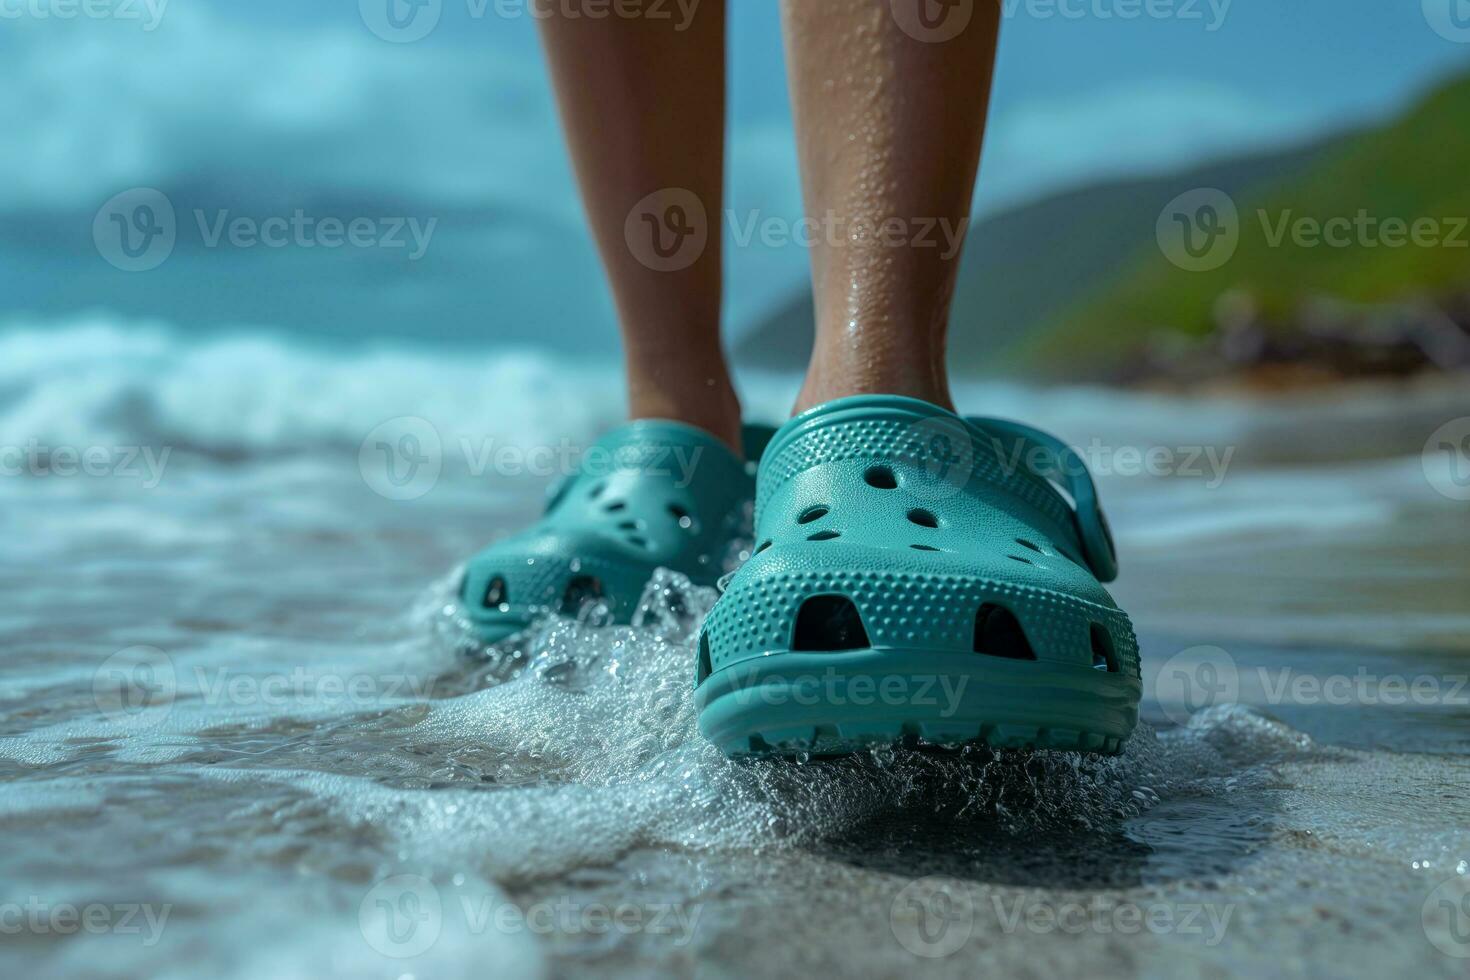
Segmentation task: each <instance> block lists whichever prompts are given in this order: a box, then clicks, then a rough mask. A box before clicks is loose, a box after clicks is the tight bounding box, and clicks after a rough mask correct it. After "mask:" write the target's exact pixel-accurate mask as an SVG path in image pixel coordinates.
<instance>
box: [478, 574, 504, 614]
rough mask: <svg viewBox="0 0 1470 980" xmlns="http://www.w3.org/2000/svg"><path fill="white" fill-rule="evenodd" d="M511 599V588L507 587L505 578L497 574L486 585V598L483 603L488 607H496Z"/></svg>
mask: <svg viewBox="0 0 1470 980" xmlns="http://www.w3.org/2000/svg"><path fill="white" fill-rule="evenodd" d="M508 601H509V590H507V589H506V587H505V579H504V578H502V577H501V576H499V575H497V576H495V577H494V578H492V579H491V580H490V584H489V585H487V586H485V598H484V600H483V601H482V603H481V604H482V605H483V606H484V607H485V608H486V609H494V608H495V607H496V606H501V605H504V604H505V603H506V602H508Z"/></svg>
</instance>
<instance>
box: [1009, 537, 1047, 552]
mask: <svg viewBox="0 0 1470 980" xmlns="http://www.w3.org/2000/svg"><path fill="white" fill-rule="evenodd" d="M1016 544H1018V545H1020V546H1021V547H1023V548H1030V549H1031V550H1032V551H1034V552H1036V553H1037V554H1046V552H1044V551H1042V550H1041V549H1040V548H1038V547H1037V546H1036V545H1034V544H1032V543H1031V542H1030V541H1027V540H1026V539H1025V538H1017V539H1016Z"/></svg>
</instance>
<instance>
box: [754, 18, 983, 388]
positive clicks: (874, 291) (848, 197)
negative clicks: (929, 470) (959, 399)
mask: <svg viewBox="0 0 1470 980" xmlns="http://www.w3.org/2000/svg"><path fill="white" fill-rule="evenodd" d="M783 17H784V24H785V35H786V44H787V50H788V58H789V61H790V67H789V73H790V82H791V93H792V100H793V104H794V109H795V117H796V125H797V140H798V144H799V147H800V151H801V170H802V184H803V191H804V196H805V200H806V211H807V215H808V217H809V219H811V220H812V221H814V222H816V224H817V226H818V227H819V228H821V229H822V233H821V234H819V235H817V236H815V241H814V244H813V249H812V279H813V288H814V293H815V299H816V310H817V339H816V348H815V350H814V352H813V355H812V362H811V365H810V367H809V369H808V372H807V377H806V383H805V384H804V385H803V387H802V390H801V394H800V396H799V398H798V400H797V405H796V407H797V410H798V411H800V410H803V409H806V408H810V407H811V406H813V405H817V404H820V403H822V402H825V401H828V400H830V399H833V398H838V397H842V396H844V395H856V394H898V395H909V396H912V397H916V398H922V399H924V400H926V401H930V402H935V403H937V404H940V405H943V406H945V407H951V408H952V407H953V405H952V403H951V399H950V393H949V378H948V373H947V371H946V368H945V360H944V359H945V335H946V331H947V329H948V326H949V308H950V301H951V299H952V297H953V294H954V283H955V274H956V271H957V269H958V263H959V246H960V244H961V242H962V239H963V234H964V231H965V228H966V226H967V224H968V220H969V213H970V200H971V196H972V194H973V191H974V184H975V172H976V169H977V167H978V166H979V160H980V146H981V140H982V137H983V134H984V129H985V117H986V109H987V106H988V103H989V99H990V80H991V75H992V71H993V68H994V62H995V47H996V40H997V35H998V33H999V24H1000V13H999V5H998V4H997V3H995V2H994V0H891V2H890V0H821V2H813V0H783Z"/></svg>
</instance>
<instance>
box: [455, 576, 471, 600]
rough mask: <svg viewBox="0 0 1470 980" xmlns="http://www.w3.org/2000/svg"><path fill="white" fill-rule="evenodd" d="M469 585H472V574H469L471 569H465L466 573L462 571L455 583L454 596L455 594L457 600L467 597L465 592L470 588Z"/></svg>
mask: <svg viewBox="0 0 1470 980" xmlns="http://www.w3.org/2000/svg"><path fill="white" fill-rule="evenodd" d="M469 584H470V573H469V569H465V570H464V571H462V572H460V573H459V579H458V580H457V581H456V582H455V583H454V594H455V596H456V597H457V598H460V599H463V598H464V597H465V595H464V590H465V588H466V587H468V586H469Z"/></svg>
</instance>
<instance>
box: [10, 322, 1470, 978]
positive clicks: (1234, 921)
mask: <svg viewBox="0 0 1470 980" xmlns="http://www.w3.org/2000/svg"><path fill="white" fill-rule="evenodd" d="M793 390H794V389H793V386H792V383H791V381H790V379H780V378H766V379H753V380H751V381H750V383H749V384H748V386H747V392H746V393H747V401H748V403H749V404H750V405H751V410H752V413H753V414H765V415H767V416H768V417H772V418H778V417H779V416H780V414H781V412H782V410H783V409H784V407H785V406H786V404H787V402H788V400H789V398H790V397H791V394H792V392H793ZM962 401H963V402H964V404H965V406H966V407H967V408H973V409H974V410H975V411H977V412H987V413H996V414H1006V415H1013V416H1017V417H1024V418H1026V419H1028V420H1030V421H1033V422H1036V423H1039V424H1042V425H1043V426H1047V427H1051V428H1054V429H1056V430H1057V431H1059V432H1060V433H1061V434H1062V435H1064V436H1066V437H1067V438H1069V439H1070V440H1071V441H1072V442H1073V443H1074V444H1076V445H1078V446H1079V447H1080V448H1082V449H1083V451H1084V453H1086V454H1087V455H1089V456H1090V458H1092V460H1093V462H1094V463H1095V464H1096V465H1097V467H1098V468H1099V469H1100V470H1102V471H1103V472H1102V475H1101V477H1100V481H1101V486H1102V493H1103V498H1104V502H1105V504H1106V505H1107V506H1108V508H1109V512H1110V516H1111V518H1112V521H1113V525H1114V529H1115V532H1116V534H1117V537H1118V540H1119V547H1120V551H1121V553H1122V557H1123V565H1124V573H1123V577H1122V579H1121V580H1120V582H1119V583H1118V586H1117V588H1116V590H1115V593H1116V594H1117V596H1118V597H1119V600H1120V602H1121V603H1122V604H1123V605H1124V606H1125V607H1126V608H1128V609H1129V610H1130V612H1131V613H1132V614H1133V615H1134V618H1135V620H1136V622H1137V625H1138V628H1139V633H1140V638H1141V641H1142V646H1143V653H1144V679H1145V694H1146V701H1145V705H1144V709H1143V714H1144V718H1145V724H1143V725H1141V726H1140V729H1139V731H1138V733H1137V734H1136V735H1135V736H1134V738H1133V739H1132V741H1131V742H1130V743H1129V744H1128V746H1127V750H1126V751H1125V752H1124V754H1123V755H1122V756H1120V757H1118V758H1115V759H1084V758H1080V757H1076V756H1071V755H1066V754H1058V753H1037V754H1029V755H1028V754H1019V753H991V752H988V751H983V750H967V751H964V752H943V753H941V752H925V751H903V750H890V751H884V752H879V753H874V754H871V755H864V756H860V757H855V758H852V759H848V760H842V761H835V762H833V761H816V760H806V761H800V760H796V761H760V762H731V761H728V760H725V759H724V758H723V757H721V756H720V755H719V753H718V752H716V751H715V750H713V749H712V748H711V747H710V746H708V745H706V744H704V743H703V742H702V741H701V739H700V738H699V736H698V734H697V732H696V730H695V726H694V713H693V707H692V697H691V695H692V690H691V686H692V673H693V649H692V641H691V636H692V634H693V631H694V630H695V628H696V627H697V624H698V622H699V620H700V617H701V616H702V615H703V614H704V613H705V611H706V610H707V609H708V608H709V605H710V604H711V603H712V602H713V601H714V598H715V595H714V593H713V592H712V591H710V590H701V589H695V588H691V587H690V586H689V585H688V583H687V582H683V581H681V580H680V579H679V578H678V577H677V576H674V575H671V574H660V575H659V576H658V577H656V579H655V580H654V581H653V582H651V583H650V586H649V589H648V592H647V593H646V595H645V600H644V603H643V608H642V609H641V611H640V614H639V617H638V620H637V622H636V623H635V624H634V625H633V626H622V627H619V626H607V625H604V624H603V623H602V621H601V618H600V614H599V610H597V609H596V608H588V609H584V610H583V614H582V615H581V617H580V618H579V619H566V618H561V619H552V620H548V621H546V622H544V623H542V624H541V625H539V626H538V627H537V628H535V629H533V630H532V631H531V632H530V633H528V634H526V635H524V636H522V637H520V638H518V639H516V640H513V641H510V642H508V643H506V644H502V645H501V646H499V647H496V648H493V649H489V650H485V649H479V648H476V647H475V646H474V644H473V643H472V642H470V641H469V640H468V638H467V636H466V635H465V633H464V630H463V628H462V624H461V622H460V620H459V619H458V617H457V615H456V608H455V605H454V601H453V597H452V590H451V586H450V583H451V582H453V581H454V579H455V576H456V570H457V567H458V564H459V563H460V562H461V561H462V560H463V559H464V558H465V557H466V556H467V555H468V554H470V553H471V552H473V551H474V550H476V549H478V548H479V547H480V546H482V545H483V544H484V543H485V542H487V541H489V540H491V539H493V538H495V537H496V536H498V535H500V534H503V533H507V532H508V531H510V530H512V529H514V528H517V527H519V526H521V525H522V524H523V523H524V522H525V521H527V520H528V519H530V518H531V517H532V516H534V514H535V513H536V512H537V510H538V508H539V505H540V500H541V496H542V494H543V491H544V489H545V485H546V483H547V482H548V480H549V478H550V476H551V475H552V474H551V473H550V472H549V470H554V469H555V468H556V466H557V465H560V462H559V461H560V460H562V459H564V458H574V456H575V447H576V446H577V445H580V444H582V443H584V442H585V441H586V440H587V439H588V438H589V437H590V436H591V435H592V434H593V433H594V432H595V431H596V430H597V429H598V428H599V427H600V426H602V425H605V424H608V423H609V422H611V421H612V420H614V419H615V418H616V415H617V410H618V405H619V402H620V392H619V390H618V388H617V386H616V384H615V383H614V382H613V381H611V380H610V379H609V378H608V377H607V376H606V372H605V371H598V370H594V369H592V368H577V367H571V366H568V365H566V364H557V363H553V362H550V361H547V360H545V359H544V358H541V357H537V356H535V355H531V354H502V355H494V356H492V355H468V354H467V355H462V356H449V355H445V354H433V353H428V352H424V351H417V352H413V351H392V350H385V349H380V350H365V351H356V352H343V351H341V350H331V349H325V348H320V349H312V348H307V347H305V346H302V345H299V344H293V343H290V342H286V341H283V340H280V339H271V338H269V337H266V336H263V335H255V336H247V337H237V338H234V339H217V340H212V341H190V340H185V339H182V338H180V337H179V336H178V335H176V334H174V333H172V332H170V331H169V330H168V329H166V328H164V327H162V326H150V325H146V324H122V323H117V322H112V321H109V320H106V319H104V318H96V319H94V320H92V321H87V322H77V323H73V324H65V325H47V327H46V328H45V329H41V328H38V327H30V326H26V325H15V326H12V327H11V328H10V329H9V330H8V331H7V332H5V333H0V447H5V452H6V455H5V456H4V458H3V459H0V463H3V464H4V465H5V467H6V472H5V478H4V479H0V514H3V522H4V523H3V528H4V530H5V532H6V533H4V534H3V535H0V579H3V585H4V588H5V591H6V594H7V596H8V601H7V602H6V603H4V605H3V606H0V650H3V655H0V830H3V839H4V841H5V847H4V848H3V849H0V963H3V965H4V967H5V972H6V974H7V975H11V976H22V975H38V974H39V975H48V976H69V977H70V976H76V977H133V976H158V977H171V976H178V977H195V976H208V975H214V976H241V977H245V976H251V977H253V976H283V977H292V976H303V977H321V976H334V975H335V976H346V977H388V978H395V977H403V976H413V977H419V978H425V977H436V978H437V977H458V976H466V977H471V976H472V977H483V976H510V977H519V976H541V975H544V976H584V975H585V976H599V977H601V976H622V975H627V976H634V975H644V974H649V973H652V974H656V975H669V976H686V975H700V976H731V977H735V976H747V975H752V974H754V973H759V972H770V973H774V974H778V975H822V974H849V975H854V976H874V977H878V976H898V975H909V974H912V973H922V974H926V975H927V974H932V975H938V976H956V977H959V976H967V977H968V976H975V975H977V974H982V973H983V974H986V975H1013V974H1014V975H1021V976H1032V975H1034V976H1043V975H1046V976H1054V975H1057V974H1058V973H1088V974H1093V975H1099V974H1100V975H1135V974H1141V975H1145V976H1165V975H1167V976H1177V975H1183V976H1202V977H1217V976H1256V975H1267V976H1322V975H1362V976H1382V975H1415V976H1422V977H1439V976H1444V977H1459V976H1464V973H1465V969H1466V965H1467V963H1470V898H1467V895H1470V819H1467V818H1470V689H1467V687H1466V685H1465V683H1464V681H1465V677H1466V674H1467V673H1470V607H1467V602H1466V601H1465V597H1466V596H1467V595H1470V589H1467V586H1470V559H1467V557H1466V556H1467V555H1470V523H1467V521H1466V520H1465V518H1466V510H1465V508H1466V504H1465V503H1464V502H1463V501H1459V500H1456V499H1454V498H1453V497H1452V496H1450V495H1447V494H1446V493H1444V492H1441V490H1443V489H1444V488H1446V487H1448V488H1450V489H1451V490H1453V488H1454V487H1455V486H1457V484H1455V483H1454V478H1455V476H1456V475H1457V474H1456V473H1455V472H1454V471H1451V470H1450V469H1449V467H1450V461H1449V460H1447V459H1444V458H1441V457H1440V456H1439V455H1437V454H1436V453H1434V452H1432V451H1431V452H1428V453H1426V452H1425V446H1426V443H1429V442H1430V434H1431V433H1432V432H1434V431H1435V430H1436V428H1437V427H1439V426H1440V425H1441V424H1442V423H1444V422H1446V421H1448V420H1450V419H1454V418H1459V417H1464V416H1470V391H1467V390H1466V386H1464V385H1463V384H1461V385H1458V386H1456V385H1445V384H1435V385H1420V386H1415V387H1412V388H1397V389H1392V390H1388V389H1384V390H1379V389H1366V388H1365V389H1355V390H1353V391H1351V392H1333V393H1323V394H1319V395H1310V396H1308V395H1303V396H1296V397H1293V398H1275V399H1271V400H1261V399H1256V400H1253V401H1252V400H1243V399H1239V398H1229V397H1224V396H1221V397H1218V398H1205V399H1192V400H1184V399H1178V398H1171V397H1168V396H1163V395H1140V394H1120V393H1116V392H1104V391H1092V390H1041V389H1028V388H1025V387H1022V386H1014V385H994V384H992V385H985V386H972V387H967V388H966V390H965V391H964V392H963V395H962ZM405 438H409V439H410V440H411V441H410V442H408V443H405V442H403V441H402V440H403V439H405ZM385 443H386V444H388V445H390V446H397V447H399V449H401V450H404V451H405V453H406V455H405V458H408V457H409V456H411V457H412V458H414V459H417V460H419V461H420V465H419V467H418V468H417V469H413V470H406V469H402V468H399V469H390V468H388V465H387V462H386V461H385V458H384V457H381V456H380V455H379V453H378V448H379V447H380V445H382V444H385ZM1135 450H1136V451H1137V452H1134V451H1135ZM1148 451H1152V456H1151V459H1152V462H1151V463H1145V462H1143V461H1138V462H1135V461H1134V458H1133V457H1134V456H1139V457H1140V458H1142V457H1147V456H1148ZM547 460H551V461H552V462H551V463H550V464H547ZM1437 488H1438V489H1437Z"/></svg>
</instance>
